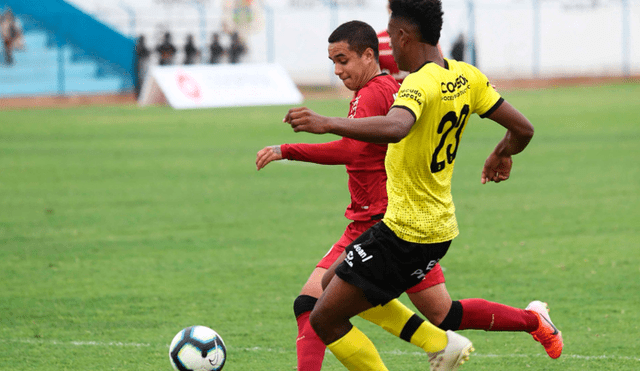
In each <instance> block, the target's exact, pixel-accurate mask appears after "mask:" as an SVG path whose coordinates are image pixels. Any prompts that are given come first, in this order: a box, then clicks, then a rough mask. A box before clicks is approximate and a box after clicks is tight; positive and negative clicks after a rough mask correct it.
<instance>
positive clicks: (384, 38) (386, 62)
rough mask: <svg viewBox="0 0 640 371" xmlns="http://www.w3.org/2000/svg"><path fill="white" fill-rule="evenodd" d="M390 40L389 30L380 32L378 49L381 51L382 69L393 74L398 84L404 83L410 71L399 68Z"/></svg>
mask: <svg viewBox="0 0 640 371" xmlns="http://www.w3.org/2000/svg"><path fill="white" fill-rule="evenodd" d="M390 41H391V39H390V38H389V33H388V32H387V30H384V31H382V32H380V33H379V34H378V50H379V52H380V57H379V58H378V59H379V61H380V69H381V70H382V72H386V73H388V74H389V75H391V76H393V78H394V79H396V81H397V82H398V84H402V80H404V78H405V77H407V75H408V74H409V72H406V71H400V70H399V69H398V65H397V64H396V61H395V60H394V59H393V54H391V45H390V44H389V42H390Z"/></svg>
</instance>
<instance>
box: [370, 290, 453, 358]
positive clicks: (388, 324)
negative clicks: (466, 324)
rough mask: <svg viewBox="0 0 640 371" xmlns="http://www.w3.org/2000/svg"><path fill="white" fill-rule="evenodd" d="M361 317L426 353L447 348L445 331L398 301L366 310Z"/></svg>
mask: <svg viewBox="0 0 640 371" xmlns="http://www.w3.org/2000/svg"><path fill="white" fill-rule="evenodd" d="M359 316H360V317H362V318H364V319H366V320H367V321H369V322H373V323H375V324H376V325H378V326H380V327H382V328H383V329H385V330H386V331H388V332H390V333H392V334H393V335H395V336H398V337H400V338H402V339H403V340H405V341H407V342H410V343H412V344H414V345H416V346H418V347H420V348H422V349H424V351H425V352H430V353H433V352H438V351H440V350H442V349H444V348H445V347H446V346H447V334H446V333H445V332H444V331H443V330H441V329H439V328H437V327H435V326H434V325H432V324H431V323H429V322H427V321H425V320H423V319H422V318H420V317H419V316H418V315H416V314H415V313H414V312H413V311H411V310H410V309H409V308H407V307H406V306H405V305H404V304H402V303H401V302H400V301H399V300H398V299H394V300H392V301H390V302H388V303H387V304H385V305H378V306H376V307H373V308H371V309H369V310H366V311H364V312H362V313H360V314H359ZM414 335H417V336H414Z"/></svg>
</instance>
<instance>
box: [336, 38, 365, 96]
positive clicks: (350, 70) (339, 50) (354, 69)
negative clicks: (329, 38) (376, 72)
mask: <svg viewBox="0 0 640 371" xmlns="http://www.w3.org/2000/svg"><path fill="white" fill-rule="evenodd" d="M329 59H331V60H332V61H333V65H334V73H335V74H336V76H338V77H339V78H340V80H342V83H343V84H344V86H346V87H347V89H349V90H353V91H356V90H358V89H360V88H362V87H363V86H364V85H365V84H366V83H367V82H368V76H369V74H368V70H369V64H368V63H367V62H368V58H367V55H366V53H363V54H362V56H359V55H358V53H356V52H355V51H353V50H351V49H349V44H348V43H347V42H345V41H339V42H335V43H331V44H329Z"/></svg>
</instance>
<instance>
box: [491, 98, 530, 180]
mask: <svg viewBox="0 0 640 371" xmlns="http://www.w3.org/2000/svg"><path fill="white" fill-rule="evenodd" d="M487 117H488V118H489V119H491V120H493V121H495V122H497V123H498V124H500V125H502V126H503V127H504V128H506V129H507V133H506V134H505V136H504V138H502V140H501V141H500V142H499V143H498V145H497V146H496V148H495V149H494V150H493V152H491V154H490V155H489V157H488V158H487V160H486V161H485V163H484V167H483V169H482V177H481V182H482V184H485V183H487V182H491V181H493V182H496V183H499V182H501V181H503V180H507V179H509V175H510V174H511V167H512V165H513V160H512V159H511V156H513V155H515V154H518V153H520V152H522V151H523V150H524V149H525V148H526V147H527V145H528V144H529V142H530V141H531V138H532V137H533V131H534V130H533V125H531V122H529V120H528V119H527V118H526V117H525V116H524V115H523V114H522V113H520V111H518V110H517V109H516V108H515V107H513V106H512V105H511V104H509V103H508V102H506V101H504V102H502V104H501V105H500V106H499V107H498V108H497V109H496V110H495V111H494V112H492V113H491V114H489V115H488V116H487Z"/></svg>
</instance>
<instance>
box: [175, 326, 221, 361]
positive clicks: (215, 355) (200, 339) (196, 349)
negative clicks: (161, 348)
mask: <svg viewBox="0 0 640 371" xmlns="http://www.w3.org/2000/svg"><path fill="white" fill-rule="evenodd" d="M169 359H170V360H171V365H172V366H173V368H174V369H175V370H176V371H220V370H222V367H223V366H224V363H225V361H226V360H227V348H226V347H225V345H224V341H222V338H221V337H220V335H218V333H217V332H215V331H213V330H212V329H210V328H208V327H205V326H191V327H187V328H185V329H183V330H182V331H180V332H178V334H176V336H175V337H174V338H173V340H172V341H171V345H170V346H169Z"/></svg>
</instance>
